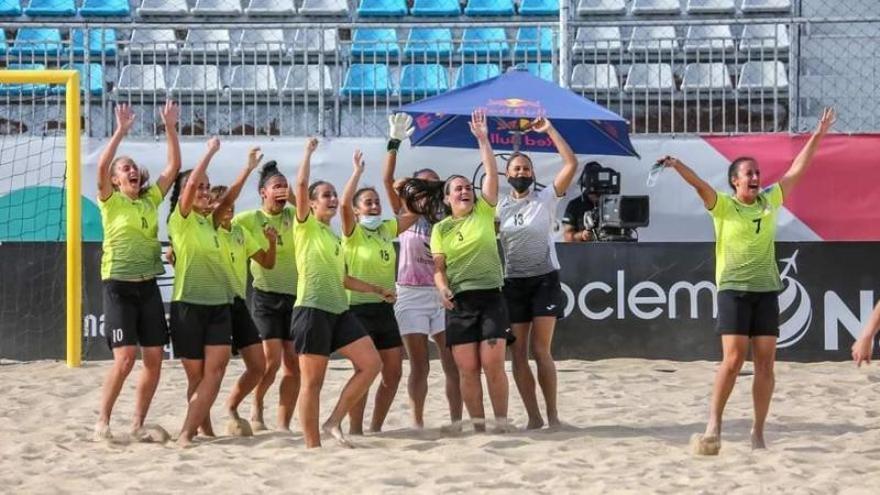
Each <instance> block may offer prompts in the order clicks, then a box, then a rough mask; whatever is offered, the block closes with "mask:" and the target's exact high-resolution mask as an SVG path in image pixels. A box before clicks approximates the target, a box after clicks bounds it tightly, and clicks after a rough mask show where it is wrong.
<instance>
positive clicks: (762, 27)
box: [739, 24, 789, 56]
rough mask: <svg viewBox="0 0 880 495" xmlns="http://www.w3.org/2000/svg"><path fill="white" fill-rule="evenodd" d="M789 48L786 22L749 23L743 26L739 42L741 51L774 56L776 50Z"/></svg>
mask: <svg viewBox="0 0 880 495" xmlns="http://www.w3.org/2000/svg"><path fill="white" fill-rule="evenodd" d="M788 48H789V40H788V29H787V28H786V27H785V25H784V24H748V25H746V27H744V28H743V31H742V38H741V39H740V42H739V51H741V52H743V53H747V54H750V55H755V54H761V53H764V54H766V55H768V56H774V51H786V50H788Z"/></svg>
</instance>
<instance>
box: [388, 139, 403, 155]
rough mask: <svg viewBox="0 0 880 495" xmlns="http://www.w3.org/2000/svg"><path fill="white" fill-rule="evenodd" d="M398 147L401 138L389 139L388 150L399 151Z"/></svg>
mask: <svg viewBox="0 0 880 495" xmlns="http://www.w3.org/2000/svg"><path fill="white" fill-rule="evenodd" d="M398 148H400V139H389V140H388V148H387V149H388V151H393V152H397V150H398Z"/></svg>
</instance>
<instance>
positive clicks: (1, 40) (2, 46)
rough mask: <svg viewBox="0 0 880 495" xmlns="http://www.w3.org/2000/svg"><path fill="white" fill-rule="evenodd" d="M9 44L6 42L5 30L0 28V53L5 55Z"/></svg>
mask: <svg viewBox="0 0 880 495" xmlns="http://www.w3.org/2000/svg"><path fill="white" fill-rule="evenodd" d="M8 50H9V44H8V43H7V42H6V30H5V29H0V55H6V52H7V51H8Z"/></svg>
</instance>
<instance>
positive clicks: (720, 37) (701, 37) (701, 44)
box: [684, 25, 734, 53]
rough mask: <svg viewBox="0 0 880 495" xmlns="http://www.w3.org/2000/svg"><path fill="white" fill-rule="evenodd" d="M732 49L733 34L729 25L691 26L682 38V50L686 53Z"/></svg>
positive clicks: (729, 50) (727, 50) (730, 50)
mask: <svg viewBox="0 0 880 495" xmlns="http://www.w3.org/2000/svg"><path fill="white" fill-rule="evenodd" d="M733 49H734V43H733V34H731V32H730V26H719V25H700V26H691V27H689V28H688V30H687V36H685V39H684V51H685V52H687V53H694V52H710V53H721V52H732V51H733Z"/></svg>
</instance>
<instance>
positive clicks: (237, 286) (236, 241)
mask: <svg viewBox="0 0 880 495" xmlns="http://www.w3.org/2000/svg"><path fill="white" fill-rule="evenodd" d="M217 233H218V234H219V235H220V244H221V245H222V246H223V247H224V249H226V255H227V256H226V262H227V263H228V265H227V269H228V270H229V282H230V284H231V290H232V294H233V295H235V296H238V297H240V298H242V299H244V298H245V294H246V293H247V274H248V272H247V271H248V264H247V262H248V259H250V257H251V256H253V255H254V253H256V252H258V251H259V250H260V249H262V247H261V246H260V243H259V242H257V240H256V239H254V236H252V235H251V233H250V232H249V231H248V230H246V229H244V228H242V226H241V225H238V224H232V226H231V228H230V229H229V230H226V229H224V228H222V227H220V228H218V229H217ZM267 249H268V246H267Z"/></svg>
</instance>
